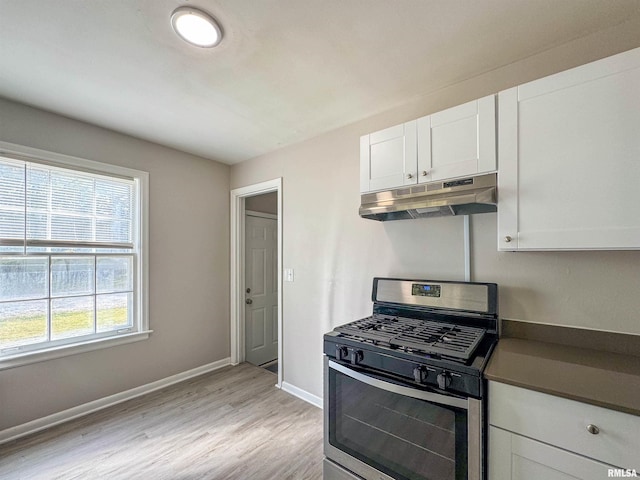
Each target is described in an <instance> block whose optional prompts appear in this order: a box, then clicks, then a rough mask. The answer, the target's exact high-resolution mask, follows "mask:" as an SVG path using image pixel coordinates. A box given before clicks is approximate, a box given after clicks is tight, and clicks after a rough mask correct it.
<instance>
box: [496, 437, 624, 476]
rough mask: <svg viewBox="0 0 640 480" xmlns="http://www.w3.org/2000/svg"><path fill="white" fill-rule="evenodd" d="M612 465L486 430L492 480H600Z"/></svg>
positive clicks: (526, 439) (529, 440) (543, 444)
mask: <svg viewBox="0 0 640 480" xmlns="http://www.w3.org/2000/svg"><path fill="white" fill-rule="evenodd" d="M612 469H613V468H612V466H611V465H607V464H605V463H601V462H598V461H596V460H592V459H590V458H587V457H583V456H581V455H577V454H575V453H571V452H567V451H565V450H562V449H560V448H555V447H552V446H550V445H547V444H545V443H541V442H537V441H535V440H531V439H530V438H526V437H523V436H521V435H516V434H514V433H511V432H507V431H506V430H502V429H499V428H497V427H489V479H491V480H509V479H510V480H541V479H544V480H576V479H580V480H602V479H605V478H607V477H609V471H610V470H612Z"/></svg>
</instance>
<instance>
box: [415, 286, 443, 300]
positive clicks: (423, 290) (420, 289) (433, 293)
mask: <svg viewBox="0 0 640 480" xmlns="http://www.w3.org/2000/svg"><path fill="white" fill-rule="evenodd" d="M411 294H412V295H416V296H418V297H440V285H432V284H427V283H414V284H412V285H411Z"/></svg>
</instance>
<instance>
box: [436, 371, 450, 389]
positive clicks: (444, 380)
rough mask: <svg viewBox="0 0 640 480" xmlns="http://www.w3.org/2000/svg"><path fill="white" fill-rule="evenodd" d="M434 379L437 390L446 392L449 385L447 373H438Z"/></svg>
mask: <svg viewBox="0 0 640 480" xmlns="http://www.w3.org/2000/svg"><path fill="white" fill-rule="evenodd" d="M436 378H437V380H438V388H440V390H446V389H447V388H448V387H449V385H451V374H450V373H449V372H444V371H443V372H442V373H439V374H438V376H437V377H436Z"/></svg>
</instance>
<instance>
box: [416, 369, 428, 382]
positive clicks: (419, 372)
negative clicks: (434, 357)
mask: <svg viewBox="0 0 640 480" xmlns="http://www.w3.org/2000/svg"><path fill="white" fill-rule="evenodd" d="M428 374H429V372H428V371H427V369H426V368H424V367H421V366H418V367H416V368H414V369H413V378H414V379H415V381H416V382H417V383H424V382H425V380H426V379H427V375H428Z"/></svg>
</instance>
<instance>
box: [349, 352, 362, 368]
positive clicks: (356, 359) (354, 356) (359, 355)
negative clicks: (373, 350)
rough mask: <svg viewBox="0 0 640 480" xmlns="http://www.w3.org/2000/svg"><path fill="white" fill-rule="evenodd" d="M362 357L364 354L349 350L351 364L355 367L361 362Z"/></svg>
mask: <svg viewBox="0 0 640 480" xmlns="http://www.w3.org/2000/svg"><path fill="white" fill-rule="evenodd" d="M363 356H364V354H363V353H362V350H356V349H353V350H351V364H352V365H357V364H358V363H359V362H360V361H362V358H363Z"/></svg>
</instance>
